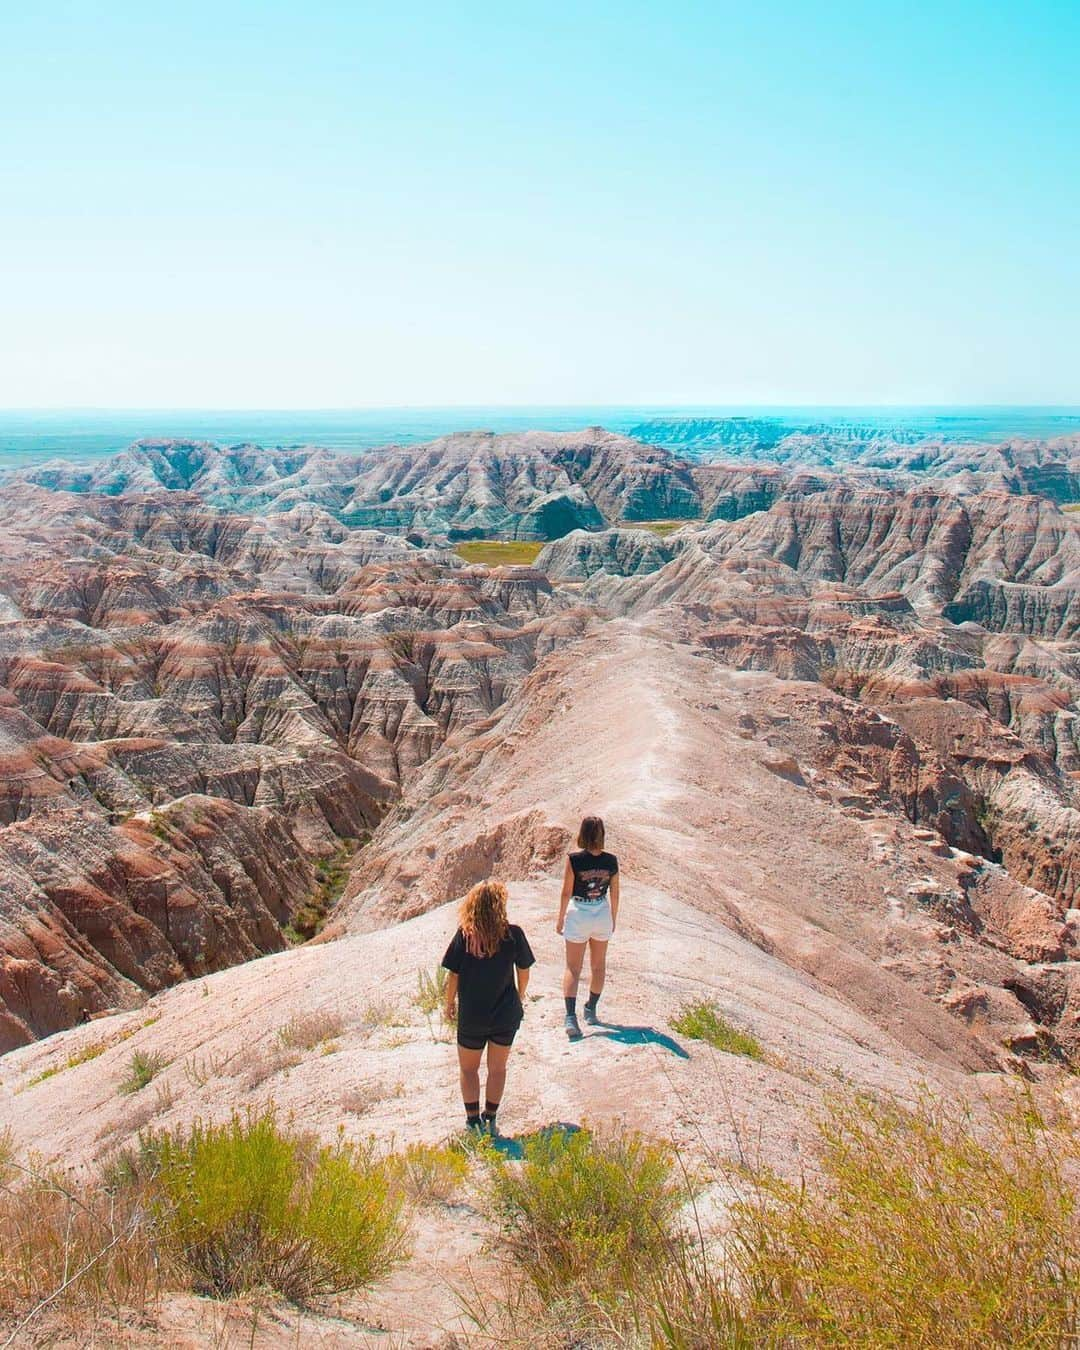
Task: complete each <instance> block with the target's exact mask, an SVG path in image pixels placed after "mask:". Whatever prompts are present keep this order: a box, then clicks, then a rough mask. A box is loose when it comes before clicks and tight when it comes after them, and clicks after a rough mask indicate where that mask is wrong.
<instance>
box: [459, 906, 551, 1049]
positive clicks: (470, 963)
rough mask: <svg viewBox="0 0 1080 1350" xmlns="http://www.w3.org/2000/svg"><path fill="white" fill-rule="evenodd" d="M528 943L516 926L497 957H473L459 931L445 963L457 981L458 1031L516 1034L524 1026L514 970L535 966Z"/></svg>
mask: <svg viewBox="0 0 1080 1350" xmlns="http://www.w3.org/2000/svg"><path fill="white" fill-rule="evenodd" d="M535 962H536V957H535V956H533V954H532V948H531V947H530V946H529V940H528V938H527V937H526V936H525V934H524V933H523V932H522V931H521V929H520V928H519V927H518V926H517V924H516V923H512V924H511V925H510V931H509V932H508V933H507V935H506V937H504V938H503V941H502V946H501V947H500V948H499V950H498V951H497V952H496V953H495V955H494V956H473V955H472V953H471V952H470V951H469V949H468V947H467V946H466V945H465V934H464V933H463V932H462V931H461V929H460V928H459V929H458V930H457V932H456V933H455V934H454V936H453V939H452V940H451V942H450V946H449V947H447V949H446V955H445V956H444V957H443V959H442V963H443V965H444V966H445V967H446V969H447V970H449V971H452V972H453V973H454V974H455V975H457V977H458V1031H465V1032H469V1031H477V1032H479V1033H480V1034H485V1033H487V1032H489V1031H516V1030H517V1028H518V1026H519V1025H520V1023H521V1016H522V1009H521V999H519V998H518V991H517V984H516V982H515V980H514V967H515V966H517V967H518V968H520V969H521V970H527V969H528V967H529V966H531V965H533V964H535Z"/></svg>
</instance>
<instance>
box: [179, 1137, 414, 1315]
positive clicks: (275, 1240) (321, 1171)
mask: <svg viewBox="0 0 1080 1350" xmlns="http://www.w3.org/2000/svg"><path fill="white" fill-rule="evenodd" d="M155 1149H156V1162H157V1167H158V1173H157V1182H156V1184H157V1187H158V1189H159V1192H160V1195H161V1201H160V1203H159V1206H158V1218H159V1222H160V1225H161V1228H162V1232H163V1235H164V1243H165V1247H166V1250H167V1251H169V1252H170V1253H171V1255H172V1257H173V1259H174V1260H175V1261H177V1262H178V1264H179V1265H180V1266H182V1267H183V1268H184V1269H186V1271H187V1272H188V1273H189V1275H190V1278H191V1280H192V1282H193V1285H194V1288H195V1289H196V1291H197V1292H200V1293H204V1294H210V1295H213V1296H216V1297H231V1296H232V1295H234V1294H238V1293H241V1292H243V1291H244V1290H249V1289H254V1288H257V1287H260V1286H262V1287H266V1288H269V1289H273V1290H274V1291H276V1292H277V1293H278V1294H281V1295H282V1296H284V1297H285V1298H290V1299H294V1300H297V1301H304V1300H307V1299H310V1298H313V1297H315V1296H316V1295H320V1294H333V1293H339V1292H342V1291H344V1290H348V1289H356V1288H358V1287H360V1286H363V1285H366V1284H369V1283H371V1282H372V1281H373V1280H376V1279H378V1278H379V1277H380V1276H382V1275H385V1274H386V1273H387V1272H388V1271H389V1270H390V1269H391V1267H392V1266H393V1265H394V1263H395V1262H396V1261H397V1260H398V1258H399V1257H401V1256H402V1255H403V1253H404V1243H405V1230H404V1225H403V1222H402V1208H403V1203H402V1200H401V1198H400V1195H399V1194H398V1193H397V1192H396V1191H395V1189H394V1188H393V1186H392V1185H391V1182H390V1177H389V1175H388V1171H387V1168H386V1166H385V1164H382V1163H379V1162H377V1161H376V1160H375V1158H374V1156H373V1154H372V1152H371V1150H370V1149H365V1148H360V1147H357V1146H354V1145H350V1144H347V1143H344V1142H340V1143H338V1144H336V1145H335V1146H333V1147H316V1146H314V1145H312V1144H310V1143H309V1142H308V1141H306V1140H304V1139H301V1138H299V1137H297V1136H295V1135H291V1134H288V1133H286V1132H285V1131H283V1130H282V1129H281V1128H280V1127H279V1126H278V1124H277V1122H276V1120H275V1119H274V1117H273V1116H272V1115H269V1114H264V1115H259V1116H249V1117H247V1118H243V1119H242V1118H240V1117H239V1116H234V1117H233V1118H232V1119H231V1120H230V1121H228V1122H227V1123H225V1124H221V1125H204V1124H201V1123H196V1124H195V1125H194V1126H193V1127H192V1128H191V1131H190V1133H189V1134H187V1135H163V1136H161V1137H160V1138H158V1139H157V1140H156V1141H155Z"/></svg>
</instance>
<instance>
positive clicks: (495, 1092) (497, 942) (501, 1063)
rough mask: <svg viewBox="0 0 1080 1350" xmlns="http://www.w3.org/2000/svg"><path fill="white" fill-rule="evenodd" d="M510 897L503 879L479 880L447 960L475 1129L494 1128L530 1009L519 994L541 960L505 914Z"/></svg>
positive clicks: (449, 1011)
mask: <svg viewBox="0 0 1080 1350" xmlns="http://www.w3.org/2000/svg"><path fill="white" fill-rule="evenodd" d="M506 901H507V895H506V887H505V886H504V885H503V884H502V882H499V881H481V882H480V883H479V884H478V885H476V886H474V887H473V888H472V890H471V891H470V892H469V894H468V895H467V896H466V897H465V899H464V901H463V902H462V905H461V913H460V916H459V920H458V923H459V926H458V930H457V932H456V933H455V934H454V936H453V939H452V941H451V943H450V946H449V947H447V949H446V955H445V956H444V957H443V960H442V963H443V965H444V966H445V967H446V969H447V970H448V971H449V972H450V975H449V978H448V979H447V981H446V1008H445V1012H446V1020H447V1021H448V1022H452V1021H453V1020H454V1018H455V1015H456V1017H457V1043H458V1066H459V1068H460V1071H461V1095H462V1098H463V1100H464V1102H465V1123H466V1125H467V1126H468V1128H469V1129H470V1130H474V1131H475V1132H477V1133H490V1134H495V1133H496V1127H495V1113H496V1112H497V1111H498V1109H499V1102H500V1101H501V1100H502V1093H503V1086H504V1084H505V1083H506V1061H507V1060H508V1059H509V1058H510V1047H511V1045H513V1043H514V1037H515V1035H516V1034H517V1029H518V1027H519V1026H520V1025H521V1019H522V1016H523V1015H524V1011H525V1010H524V1005H523V1003H522V1000H523V999H524V997H525V990H526V989H527V988H528V985H529V967H530V966H531V965H533V963H534V962H535V960H536V957H535V956H533V954H532V949H531V948H530V946H529V942H528V939H527V938H526V936H525V934H524V933H523V932H522V930H521V929H520V928H519V927H518V926H517V924H516V923H511V922H510V921H509V920H508V919H507V917H506ZM515 974H516V980H515ZM485 1047H486V1048H487V1083H486V1084H485V1088H486V1091H485V1100H484V1111H483V1114H482V1115H481V1112H480V1061H481V1059H482V1058H483V1056H484V1049H485Z"/></svg>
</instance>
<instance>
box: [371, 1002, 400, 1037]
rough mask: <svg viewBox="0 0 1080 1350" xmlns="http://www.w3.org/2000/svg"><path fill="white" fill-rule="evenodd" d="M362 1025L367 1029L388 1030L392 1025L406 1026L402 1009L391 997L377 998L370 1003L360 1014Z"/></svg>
mask: <svg viewBox="0 0 1080 1350" xmlns="http://www.w3.org/2000/svg"><path fill="white" fill-rule="evenodd" d="M360 1025H361V1027H362V1028H363V1029H364V1030H365V1031H379V1030H382V1031H388V1030H389V1029H390V1028H392V1027H400V1026H404V1025H405V1023H404V1021H403V1020H402V1015H401V1009H400V1007H399V1006H398V1004H397V1003H396V1002H395V1001H394V1000H393V999H390V998H375V999H372V1000H371V1002H370V1003H368V1004H367V1005H366V1006H365V1007H364V1010H363V1012H362V1013H361V1014H360Z"/></svg>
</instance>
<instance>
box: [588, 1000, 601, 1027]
mask: <svg viewBox="0 0 1080 1350" xmlns="http://www.w3.org/2000/svg"><path fill="white" fill-rule="evenodd" d="M585 1021H586V1022H587V1023H588V1024H589V1026H591V1027H598V1026H599V1025H600V1016H599V1014H598V1013H597V1011H596V1009H595V1008H594V1007H592V1006H591V1005H590V1004H588V1003H586V1004H585Z"/></svg>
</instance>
